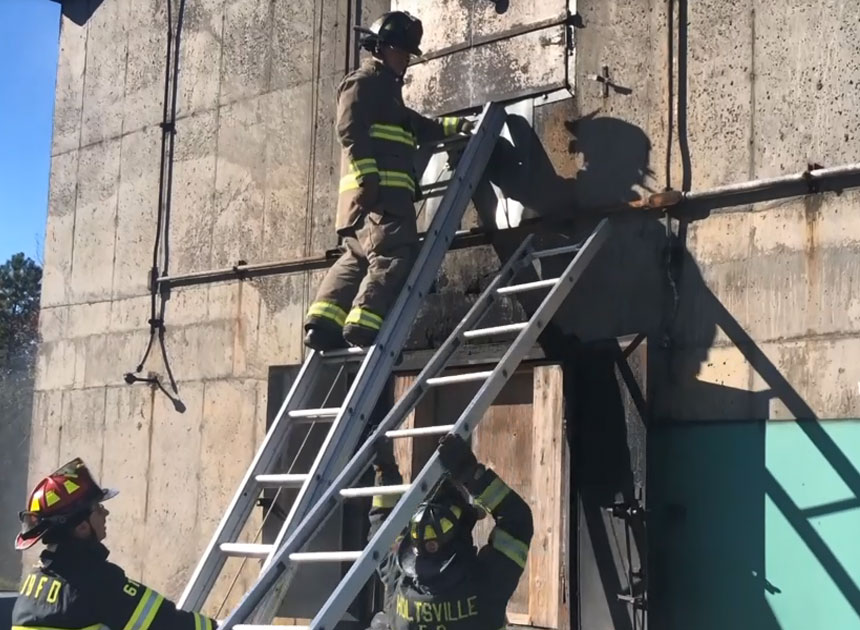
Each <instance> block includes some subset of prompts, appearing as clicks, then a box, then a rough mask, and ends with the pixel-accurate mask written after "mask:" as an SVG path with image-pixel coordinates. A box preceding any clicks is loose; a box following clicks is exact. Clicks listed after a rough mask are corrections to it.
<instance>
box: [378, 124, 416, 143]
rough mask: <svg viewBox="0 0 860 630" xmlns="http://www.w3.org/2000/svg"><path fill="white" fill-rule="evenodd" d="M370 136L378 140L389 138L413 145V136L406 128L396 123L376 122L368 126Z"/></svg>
mask: <svg viewBox="0 0 860 630" xmlns="http://www.w3.org/2000/svg"><path fill="white" fill-rule="evenodd" d="M370 137H371V138H376V139H378V140H389V141H391V142H400V143H401V144H406V145H409V146H410V147H412V148H414V147H415V136H413V135H412V133H411V132H410V131H409V130H408V129H404V128H403V127H398V126H397V125H383V124H381V123H376V124H373V125H371V126H370Z"/></svg>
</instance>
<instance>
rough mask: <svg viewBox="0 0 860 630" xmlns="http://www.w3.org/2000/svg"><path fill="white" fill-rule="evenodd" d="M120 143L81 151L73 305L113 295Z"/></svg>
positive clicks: (73, 256)
mask: <svg viewBox="0 0 860 630" xmlns="http://www.w3.org/2000/svg"><path fill="white" fill-rule="evenodd" d="M121 143H122V140H121V139H116V140H110V141H105V142H100V143H98V144H94V145H91V146H89V147H86V148H84V149H82V150H81V152H80V164H79V166H78V198H77V205H76V209H75V235H74V237H75V238H74V251H73V253H72V274H71V283H72V292H71V296H70V297H71V299H72V301H73V302H84V301H89V300H99V299H105V298H109V297H110V295H111V288H112V284H113V283H112V275H113V274H112V273H111V271H110V270H112V269H113V258H114V238H115V236H116V211H117V207H116V204H117V194H118V178H119V172H120V171H119V169H120V146H121Z"/></svg>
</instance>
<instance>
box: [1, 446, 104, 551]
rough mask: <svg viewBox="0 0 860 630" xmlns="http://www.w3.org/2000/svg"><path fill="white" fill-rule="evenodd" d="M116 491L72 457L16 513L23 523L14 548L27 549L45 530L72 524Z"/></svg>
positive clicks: (31, 494)
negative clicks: (22, 508) (107, 486)
mask: <svg viewBox="0 0 860 630" xmlns="http://www.w3.org/2000/svg"><path fill="white" fill-rule="evenodd" d="M116 494H117V491H116V490H109V489H103V488H101V487H100V486H99V485H98V484H97V483H96V482H95V480H94V479H93V477H92V475H91V474H90V471H89V469H87V467H86V465H85V464H84V462H83V461H82V460H81V459H80V458H75V459H73V460H72V461H70V462H69V463H68V464H66V465H65V466H63V467H62V468H60V469H58V470H56V471H54V472H52V473H51V474H50V475H48V476H47V477H45V478H44V479H42V480H41V481H40V482H39V483H37V484H36V487H35V488H34V489H33V491H32V492H31V493H30V497H29V500H28V502H27V509H26V510H22V511H21V512H19V513H18V518H19V519H20V520H21V524H22V526H21V533H20V534H18V537H17V538H16V540H15V549H19V550H20V549H29V548H30V547H32V546H33V545H34V544H36V542H37V541H38V540H40V539H41V538H42V537H43V536H44V535H45V534H47V533H48V532H51V531H56V530H58V529H61V528H69V527H74V526H75V525H77V524H78V523H80V522H82V521H83V520H85V519H86V518H87V517H88V516H89V514H90V512H91V511H92V509H93V507H94V506H95V505H96V504H98V503H100V502H101V501H106V500H107V499H110V498H112V497H115V496H116Z"/></svg>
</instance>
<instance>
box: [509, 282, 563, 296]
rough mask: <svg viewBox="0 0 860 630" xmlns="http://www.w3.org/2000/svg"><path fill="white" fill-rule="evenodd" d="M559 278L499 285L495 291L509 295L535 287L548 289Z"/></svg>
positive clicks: (532, 289)
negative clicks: (505, 285) (506, 285)
mask: <svg viewBox="0 0 860 630" xmlns="http://www.w3.org/2000/svg"><path fill="white" fill-rule="evenodd" d="M559 280H561V278H550V279H549V280H536V281H534V282H523V283H522V284H512V285H511V286H509V287H499V288H498V289H496V293H498V294H499V295H510V294H511V293H523V292H525V291H534V290H536V289H548V288H549V287H554V286H555V285H556V284H557V283H558V281H559Z"/></svg>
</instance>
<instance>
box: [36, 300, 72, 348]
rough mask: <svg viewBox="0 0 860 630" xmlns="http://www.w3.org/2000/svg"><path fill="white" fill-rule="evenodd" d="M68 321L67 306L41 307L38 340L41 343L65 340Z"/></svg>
mask: <svg viewBox="0 0 860 630" xmlns="http://www.w3.org/2000/svg"><path fill="white" fill-rule="evenodd" d="M68 321H69V307H68V306H52V307H47V308H46V307H42V308H41V309H40V310H39V338H40V339H41V341H42V342H46V341H57V340H58V339H63V338H65V337H66V327H67V326H68Z"/></svg>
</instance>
